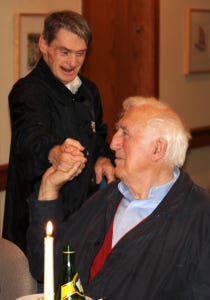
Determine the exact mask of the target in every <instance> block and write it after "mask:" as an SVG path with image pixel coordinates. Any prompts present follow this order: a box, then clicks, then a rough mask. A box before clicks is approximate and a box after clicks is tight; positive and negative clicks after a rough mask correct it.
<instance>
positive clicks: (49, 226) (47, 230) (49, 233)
mask: <svg viewBox="0 0 210 300" xmlns="http://www.w3.org/2000/svg"><path fill="white" fill-rule="evenodd" d="M52 232H53V224H52V222H51V221H48V222H47V228H46V233H47V236H51V235H52Z"/></svg>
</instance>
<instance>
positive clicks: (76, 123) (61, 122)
mask: <svg viewBox="0 0 210 300" xmlns="http://www.w3.org/2000/svg"><path fill="white" fill-rule="evenodd" d="M80 79H81V80H82V85H81V86H80V88H79V90H78V92H77V93H76V94H75V95H74V94H72V93H71V92H70V91H69V89H67V88H66V87H65V85H64V84H62V83H61V82H60V81H59V80H57V79H56V78H55V77H54V75H53V74H52V72H51V71H50V69H49V67H48V66H47V64H46V63H45V62H44V60H43V59H41V60H40V61H39V63H38V65H37V66H36V67H35V69H34V70H33V71H32V72H31V73H30V74H29V75H28V76H26V77H25V78H23V79H20V80H19V81H18V82H17V83H16V84H15V85H14V87H13V88H12V90H11V92H10V95H9V107H10V116H11V129H12V139H11V149H10V159H9V174H8V183H7V188H6V206H5V215H4V225H3V237H4V238H6V239H8V240H11V241H13V242H14V243H16V244H17V245H18V246H19V247H20V248H21V249H22V250H23V251H26V247H25V245H26V241H25V234H26V229H27V227H28V206H27V203H26V198H27V197H28V196H29V195H30V194H31V193H32V192H33V190H34V186H35V184H36V183H38V182H39V180H40V178H41V176H42V174H43V173H44V172H45V170H46V169H47V168H48V167H49V166H50V163H49V162H48V153H49V150H50V149H51V148H52V147H53V146H54V145H57V144H62V143H63V142H64V140H65V139H66V138H68V137H70V138H73V139H76V140H79V141H80V142H81V144H82V145H83V146H84V147H85V153H86V154H88V162H87V165H86V167H85V170H84V171H83V172H82V174H81V175H80V176H78V177H76V178H75V179H74V180H72V181H71V182H69V183H67V184H66V185H65V186H64V187H63V188H62V190H61V194H62V201H63V210H64V217H67V216H68V215H69V214H71V213H73V212H74V211H76V210H77V209H78V208H79V207H80V206H81V204H82V203H83V202H84V201H85V200H86V198H87V196H88V195H89V194H91V192H93V191H95V188H96V186H95V177H94V163H95V161H96V160H97V158H98V157H99V156H105V157H109V158H112V153H111V150H110V148H109V146H108V145H107V143H106V135H107V127H106V125H105V124H104V123H103V121H102V107H101V100H100V95H99V92H98V89H97V87H96V86H95V84H94V83H93V82H91V81H89V80H87V79H86V78H84V77H82V76H80ZM66 195H68V197H67V196H66Z"/></svg>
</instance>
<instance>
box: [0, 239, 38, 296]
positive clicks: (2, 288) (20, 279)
mask: <svg viewBox="0 0 210 300" xmlns="http://www.w3.org/2000/svg"><path fill="white" fill-rule="evenodd" d="M36 292H37V283H36V280H35V279H34V278H33V277H32V275H31V273H30V270H29V264H28V259H27V257H26V256H25V254H24V253H23V252H22V250H21V249H20V248H19V247H18V246H16V245H15V244H14V243H12V242H10V241H8V240H6V239H3V238H0V299H2V300H15V299H16V298H18V297H21V296H24V295H30V294H35V293H36Z"/></svg>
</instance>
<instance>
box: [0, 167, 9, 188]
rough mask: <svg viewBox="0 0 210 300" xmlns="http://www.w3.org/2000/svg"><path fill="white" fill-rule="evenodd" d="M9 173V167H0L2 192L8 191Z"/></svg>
mask: <svg viewBox="0 0 210 300" xmlns="http://www.w3.org/2000/svg"><path fill="white" fill-rule="evenodd" d="M7 173H8V165H6V164H5V165H0V192H1V191H5V189H6V183H7Z"/></svg>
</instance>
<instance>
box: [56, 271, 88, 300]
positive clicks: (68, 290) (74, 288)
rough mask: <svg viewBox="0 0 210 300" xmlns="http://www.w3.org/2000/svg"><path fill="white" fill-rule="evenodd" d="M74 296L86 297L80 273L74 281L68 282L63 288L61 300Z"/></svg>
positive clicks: (75, 276)
mask: <svg viewBox="0 0 210 300" xmlns="http://www.w3.org/2000/svg"><path fill="white" fill-rule="evenodd" d="M74 294H77V295H79V296H81V297H84V290H83V287H82V284H81V281H80V278H79V274H78V273H76V274H75V275H74V278H73V280H72V281H70V282H67V283H65V284H63V285H62V286H61V300H65V299H67V298H68V297H69V296H72V295H74Z"/></svg>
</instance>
